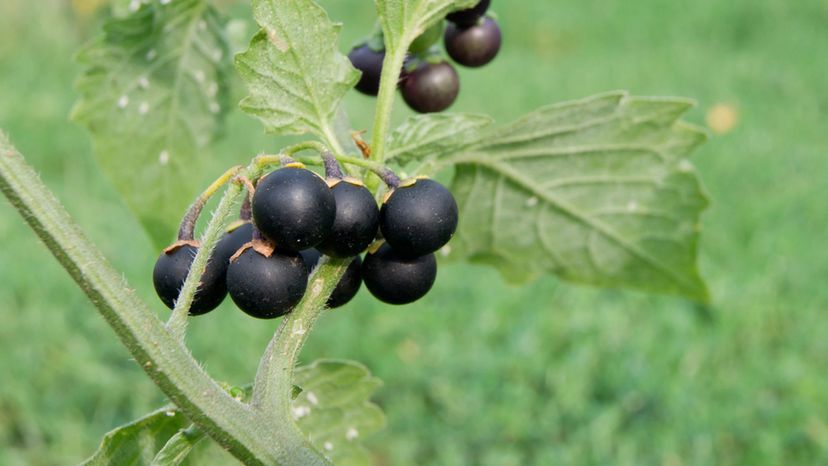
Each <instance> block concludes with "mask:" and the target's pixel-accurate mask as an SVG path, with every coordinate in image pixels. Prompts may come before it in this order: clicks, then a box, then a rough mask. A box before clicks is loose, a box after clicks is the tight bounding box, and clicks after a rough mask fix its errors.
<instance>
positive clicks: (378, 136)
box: [371, 41, 410, 163]
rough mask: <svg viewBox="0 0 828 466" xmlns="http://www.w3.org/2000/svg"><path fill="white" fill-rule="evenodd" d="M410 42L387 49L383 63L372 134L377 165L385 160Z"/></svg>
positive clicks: (372, 149)
mask: <svg viewBox="0 0 828 466" xmlns="http://www.w3.org/2000/svg"><path fill="white" fill-rule="evenodd" d="M408 42H410V41H402V44H401V45H402V46H397V47H396V48H395V49H389V48H386V54H385V60H383V62H382V75H381V77H380V89H379V93H378V94H377V110H376V114H375V115H374V129H373V131H372V132H371V154H372V158H373V159H374V161H375V162H377V163H383V161H384V160H385V140H386V139H387V136H388V128H389V127H390V125H391V110H392V109H393V107H394V96H395V94H396V92H397V82H398V81H399V80H400V72H401V71H402V67H403V64H404V62H405V55H406V52H407V50H408ZM386 47H387V44H386Z"/></svg>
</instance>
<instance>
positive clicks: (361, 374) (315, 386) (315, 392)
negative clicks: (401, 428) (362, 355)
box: [292, 360, 385, 466]
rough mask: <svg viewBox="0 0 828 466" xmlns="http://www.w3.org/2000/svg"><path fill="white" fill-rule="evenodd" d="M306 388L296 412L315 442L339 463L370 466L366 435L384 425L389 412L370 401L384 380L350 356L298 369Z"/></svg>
mask: <svg viewBox="0 0 828 466" xmlns="http://www.w3.org/2000/svg"><path fill="white" fill-rule="evenodd" d="M294 383H296V385H298V386H299V387H301V388H302V392H301V393H300V394H299V395H298V396H297V397H296V399H294V400H293V407H292V411H293V416H294V419H296V422H297V424H298V425H299V427H300V428H301V429H302V431H303V432H305V433H306V434H307V435H308V436H309V438H310V440H311V442H312V443H313V444H314V445H315V446H316V447H317V448H318V449H319V450H320V451H321V452H323V453H324V454H325V455H326V456H328V458H330V459H331V461H333V463H334V464H336V465H337V466H368V465H371V464H373V461H372V459H371V455H370V453H369V452H368V450H366V449H365V447H363V446H362V443H361V442H362V440H363V439H364V438H365V437H368V436H369V435H371V434H373V433H375V432H377V431H379V430H380V429H382V428H383V427H384V426H385V415H384V414H383V413H382V410H381V409H380V408H379V407H378V406H377V405H375V404H373V403H371V402H369V401H368V400H369V399H370V397H371V395H373V393H374V392H375V391H376V390H377V389H378V388H379V387H380V386H381V385H382V382H381V381H380V380H379V379H377V378H376V377H373V376H372V375H371V373H370V372H369V371H368V369H366V368H365V366H362V365H361V364H358V363H355V362H351V361H325V360H323V361H316V362H314V363H313V364H311V365H309V366H305V367H300V368H298V369H297V370H296V373H295V376H294Z"/></svg>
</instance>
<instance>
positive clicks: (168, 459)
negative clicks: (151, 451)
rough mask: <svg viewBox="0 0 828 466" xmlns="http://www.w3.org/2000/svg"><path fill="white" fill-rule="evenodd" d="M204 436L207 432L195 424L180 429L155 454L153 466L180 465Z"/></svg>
mask: <svg viewBox="0 0 828 466" xmlns="http://www.w3.org/2000/svg"><path fill="white" fill-rule="evenodd" d="M204 438H206V434H205V433H204V432H203V431H202V430H201V429H199V428H198V427H195V426H190V427H189V428H187V429H183V430H179V431H178V432H177V433H176V434H175V435H173V436H172V437H170V439H169V440H168V441H167V443H166V444H165V445H164V447H163V448H161V451H159V452H158V454H156V455H155V458H153V459H152V463H151V466H178V465H179V464H181V463H183V462H184V460H186V459H187V456H189V455H190V452H191V451H192V450H193V448H194V447H195V446H196V445H197V444H198V442H200V441H202V440H203V439H204Z"/></svg>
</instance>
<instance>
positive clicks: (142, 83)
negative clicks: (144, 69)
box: [138, 76, 149, 89]
mask: <svg viewBox="0 0 828 466" xmlns="http://www.w3.org/2000/svg"><path fill="white" fill-rule="evenodd" d="M138 87H140V88H141V89H149V79H147V77H146V76H141V77H140V78H138Z"/></svg>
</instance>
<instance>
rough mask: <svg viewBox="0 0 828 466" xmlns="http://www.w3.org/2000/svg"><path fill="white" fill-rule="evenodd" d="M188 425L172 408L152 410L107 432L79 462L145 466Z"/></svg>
mask: <svg viewBox="0 0 828 466" xmlns="http://www.w3.org/2000/svg"><path fill="white" fill-rule="evenodd" d="M188 424H189V421H188V420H187V418H185V417H184V415H182V414H181V413H180V412H178V411H177V410H175V409H173V408H168V409H160V410H158V411H154V412H152V413H150V414H148V415H146V416H144V417H142V418H140V419H138V420H136V421H133V422H130V423H129V424H125V425H123V426H120V427H118V428H116V429H114V430H112V431H111V432H109V433H107V434H106V435H105V436H104V438H103V440H102V441H101V445H100V447H99V448H98V451H96V452H95V454H94V455H93V456H92V457H91V458H89V459H87V460H86V461H84V462H83V463H81V465H82V466H109V465H116V464H117V465H118V466H138V465H148V464H150V463H151V462H152V459H153V457H154V456H155V453H156V452H157V451H159V450H160V449H161V448H162V447H163V446H164V444H165V443H167V440H169V439H170V437H172V436H173V435H175V434H176V433H177V432H178V431H179V430H180V429H183V428H184V427H186V426H187V425H188Z"/></svg>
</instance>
